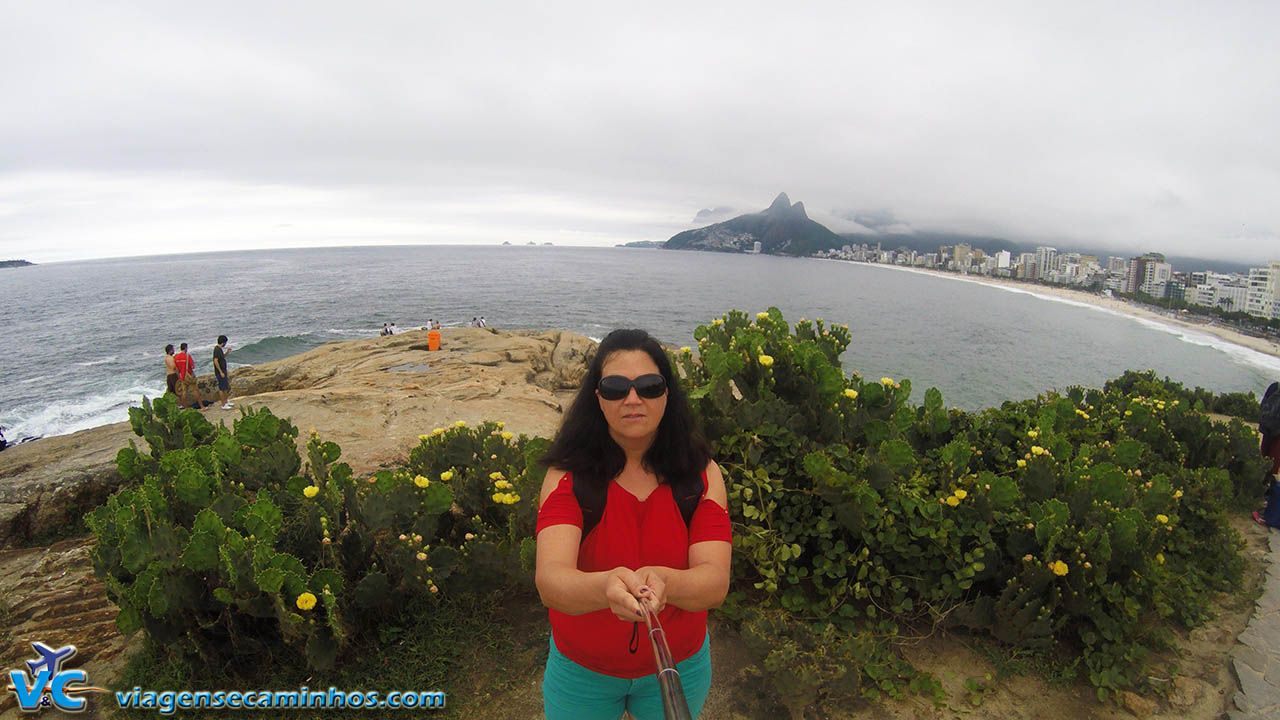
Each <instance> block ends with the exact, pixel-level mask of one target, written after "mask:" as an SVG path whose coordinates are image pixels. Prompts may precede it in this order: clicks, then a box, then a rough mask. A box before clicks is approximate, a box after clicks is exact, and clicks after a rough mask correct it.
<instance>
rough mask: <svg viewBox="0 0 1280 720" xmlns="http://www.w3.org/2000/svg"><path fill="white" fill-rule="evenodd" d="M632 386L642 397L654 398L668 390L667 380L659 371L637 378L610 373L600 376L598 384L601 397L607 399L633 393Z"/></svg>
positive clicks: (618, 398)
mask: <svg viewBox="0 0 1280 720" xmlns="http://www.w3.org/2000/svg"><path fill="white" fill-rule="evenodd" d="M631 388H635V389H636V394H637V395H639V396H640V397H642V398H649V399H650V400H652V399H654V398H660V397H662V395H663V394H664V393H666V392H667V380H666V378H664V377H662V376H661V375H659V374H657V373H649V374H648V375H641V376H640V377H638V378H636V379H635V380H632V379H631V378H626V377H623V376H621V375H609V376H607V377H602V378H600V383H599V384H598V385H596V390H597V391H599V393H600V397H602V398H604V399H605V400H621V399H623V398H625V397H626V396H627V395H629V394H630V393H631Z"/></svg>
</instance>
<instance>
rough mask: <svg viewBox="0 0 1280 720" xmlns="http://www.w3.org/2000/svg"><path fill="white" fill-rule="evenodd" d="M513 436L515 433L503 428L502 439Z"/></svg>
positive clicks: (508, 438)
mask: <svg viewBox="0 0 1280 720" xmlns="http://www.w3.org/2000/svg"><path fill="white" fill-rule="evenodd" d="M513 437H515V435H513V434H511V432H510V431H507V430H504V431H503V432H502V439H503V440H510V439H511V438H513Z"/></svg>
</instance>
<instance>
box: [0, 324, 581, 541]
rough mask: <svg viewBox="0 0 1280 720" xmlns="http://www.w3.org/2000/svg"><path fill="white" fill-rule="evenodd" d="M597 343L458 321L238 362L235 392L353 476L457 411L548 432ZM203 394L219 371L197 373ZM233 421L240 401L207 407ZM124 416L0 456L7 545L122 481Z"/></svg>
mask: <svg viewBox="0 0 1280 720" xmlns="http://www.w3.org/2000/svg"><path fill="white" fill-rule="evenodd" d="M594 347H595V344H594V343H593V342H592V341H591V340H589V339H587V338H585V337H583V336H581V335H576V334H574V333H567V332H561V331H558V330H551V331H547V332H541V333H539V332H532V331H507V332H499V331H496V330H492V329H488V328H458V329H450V330H446V331H445V332H444V335H443V338H442V341H441V346H440V349H439V350H436V351H430V350H428V349H427V348H428V345H427V333H426V332H425V331H421V330H417V331H410V332H405V333H401V334H399V335H392V336H389V337H379V338H374V339H369V340H350V341H346V342H333V343H328V344H325V345H322V346H320V347H318V348H315V349H314V350H310V351H308V352H305V353H302V354H300V355H295V356H293V357H289V358H285V359H284V360H279V361H276V362H270V363H264V364H262V365H255V366H252V367H246V368H240V369H237V370H234V371H233V372H232V375H231V394H232V401H233V402H234V403H235V404H236V405H237V406H239V407H257V406H263V405H265V406H267V407H269V408H271V411H272V412H273V413H275V414H276V415H279V416H281V417H288V418H290V419H291V420H292V421H293V423H294V424H295V425H297V426H298V428H299V429H300V430H301V433H300V437H299V440H300V443H299V445H300V446H301V445H302V444H303V443H304V442H305V440H306V435H307V433H308V432H309V431H310V430H311V429H315V430H316V431H318V432H319V433H320V434H321V435H322V436H324V437H325V439H328V440H333V441H335V442H337V443H338V444H339V445H340V446H341V447H342V455H343V459H344V460H345V461H346V462H348V463H349V464H350V465H351V466H352V469H353V470H355V472H356V473H364V472H371V471H373V470H376V469H378V468H380V467H387V466H391V465H396V464H399V463H401V462H403V461H404V460H405V459H406V457H407V455H408V452H409V449H410V448H411V447H413V445H415V444H417V441H418V440H417V438H418V435H421V434H423V433H429V432H431V429H432V428H434V427H436V426H442V425H445V424H448V423H451V422H454V421H456V420H465V421H467V422H470V423H478V422H481V421H483V420H502V421H503V422H505V423H506V424H507V427H508V428H510V429H511V430H512V431H513V432H516V433H521V432H523V433H527V434H530V435H543V436H551V435H553V434H554V433H555V431H556V428H557V427H558V426H559V422H560V411H561V406H562V403H565V402H568V401H570V400H571V399H572V395H573V392H574V391H575V390H576V389H577V387H578V385H579V384H580V383H581V382H582V378H583V377H584V376H585V374H586V364H587V360H588V358H589V357H590V355H591V353H592V351H593V349H594ZM200 389H201V393H202V395H203V396H204V398H205V399H206V400H211V401H212V400H215V399H216V398H217V395H216V392H215V389H214V386H213V377H212V376H205V377H202V378H200ZM204 413H205V415H206V417H208V418H209V419H210V420H211V421H213V422H215V423H216V422H225V423H228V424H230V423H233V422H235V419H236V418H238V417H239V416H240V411H239V408H236V409H233V410H222V409H220V408H219V406H218V405H217V404H214V405H211V406H209V407H208V408H206V409H205V410H204ZM130 440H134V441H136V442H137V443H138V444H139V446H143V447H144V446H145V443H144V442H143V441H142V440H141V439H140V438H136V437H135V436H134V435H133V433H132V431H131V430H130V428H129V424H128V423H116V424H114V425H107V426H104V427H98V428H93V429H91V430H84V431H82V432H78V433H75V434H72V435H65V436H60V437H53V438H46V439H42V440H37V441H34V442H29V443H23V444H21V445H18V446H16V447H13V448H10V449H8V450H6V451H5V452H3V453H0V547H3V546H6V545H12V544H15V543H24V542H29V541H31V540H32V539H38V538H41V537H45V536H50V535H55V534H57V533H59V532H60V528H64V527H66V526H68V525H71V524H72V523H74V522H75V521H77V520H78V519H79V518H80V517H81V516H82V515H83V514H84V513H85V512H86V511H87V510H89V509H91V508H93V507H96V506H97V505H99V504H101V503H102V502H103V501H104V500H105V499H106V498H107V497H108V496H109V495H110V494H111V493H112V492H114V491H115V490H116V489H117V488H118V487H119V484H120V476H119V474H118V473H117V472H116V468H115V456H116V453H117V452H118V451H119V450H120V448H123V447H125V446H127V445H128V444H129V442H130Z"/></svg>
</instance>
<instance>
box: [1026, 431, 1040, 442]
mask: <svg viewBox="0 0 1280 720" xmlns="http://www.w3.org/2000/svg"><path fill="white" fill-rule="evenodd" d="M1027 437H1029V438H1031V439H1032V440H1035V439H1036V438H1038V437H1040V433H1039V432H1037V431H1035V430H1028V431H1027Z"/></svg>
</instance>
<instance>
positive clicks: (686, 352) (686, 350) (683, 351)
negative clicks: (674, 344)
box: [680, 345, 693, 355]
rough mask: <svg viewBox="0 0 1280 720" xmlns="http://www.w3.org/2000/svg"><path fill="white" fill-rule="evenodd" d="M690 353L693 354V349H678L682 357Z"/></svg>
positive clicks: (686, 346)
mask: <svg viewBox="0 0 1280 720" xmlns="http://www.w3.org/2000/svg"><path fill="white" fill-rule="evenodd" d="M691 352H693V348H691V347H689V346H688V345H685V346H684V347H682V348H680V354H682V355H688V354H689V353H691Z"/></svg>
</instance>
